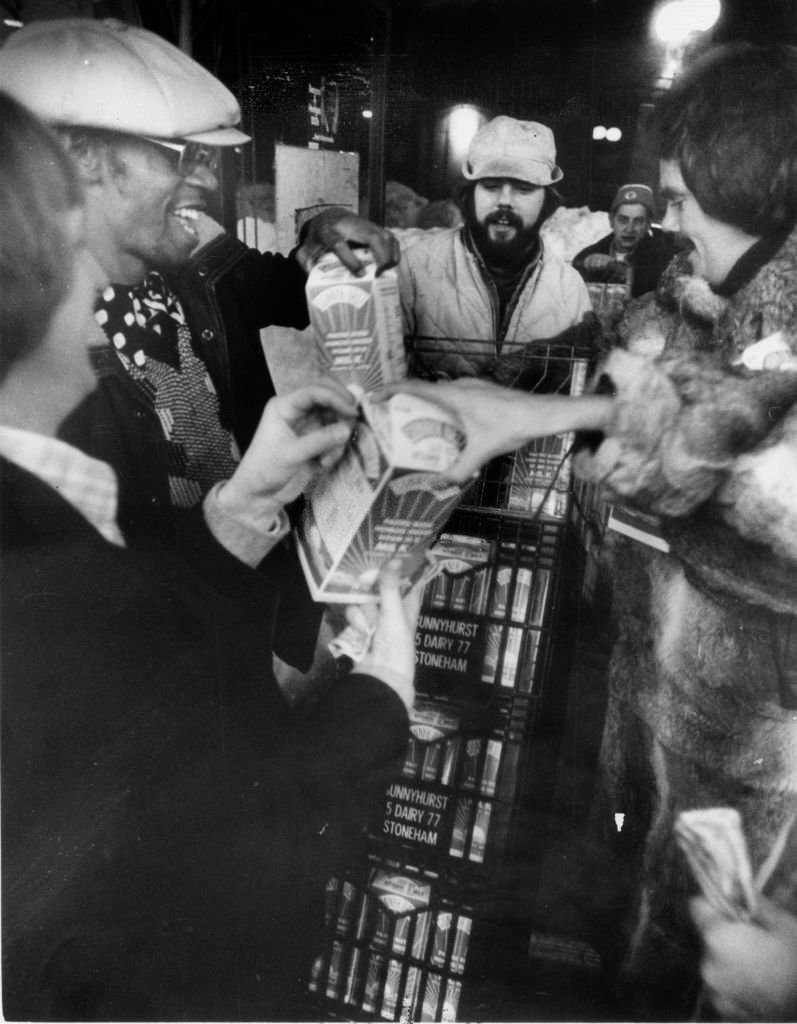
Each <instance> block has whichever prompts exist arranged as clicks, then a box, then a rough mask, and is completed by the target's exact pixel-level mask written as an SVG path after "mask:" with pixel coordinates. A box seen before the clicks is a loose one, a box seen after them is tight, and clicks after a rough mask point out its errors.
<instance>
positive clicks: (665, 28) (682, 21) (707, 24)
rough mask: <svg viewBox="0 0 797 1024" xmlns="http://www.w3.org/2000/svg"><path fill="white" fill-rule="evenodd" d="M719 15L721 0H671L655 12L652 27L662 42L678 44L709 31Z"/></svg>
mask: <svg viewBox="0 0 797 1024" xmlns="http://www.w3.org/2000/svg"><path fill="white" fill-rule="evenodd" d="M719 16H720V0H669V2H668V3H665V4H663V5H662V6H661V7H659V9H658V10H657V11H656V13H655V14H654V16H653V22H652V29H653V33H654V35H655V36H656V37H657V38H658V39H659V40H660V41H661V42H663V43H668V44H671V45H672V44H678V43H682V42H685V41H686V40H687V39H688V38H689V37H690V36H691V35H693V34H694V33H695V32H707V31H708V29H710V28H711V27H712V26H713V25H714V24H716V21H717V19H718V18H719Z"/></svg>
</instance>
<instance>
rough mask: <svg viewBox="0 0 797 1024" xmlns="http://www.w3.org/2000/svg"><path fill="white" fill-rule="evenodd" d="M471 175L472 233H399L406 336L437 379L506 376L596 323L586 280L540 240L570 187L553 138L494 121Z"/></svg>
mask: <svg viewBox="0 0 797 1024" xmlns="http://www.w3.org/2000/svg"><path fill="white" fill-rule="evenodd" d="M462 174H463V177H464V178H465V185H464V187H463V189H462V192H461V196H460V203H461V207H462V213H463V217H464V224H462V225H461V226H459V227H454V228H449V229H445V230H440V231H432V232H424V233H423V234H420V233H417V232H407V233H406V235H405V234H403V233H399V240H400V242H401V246H402V257H401V262H400V265H399V281H400V289H401V305H402V315H403V318H404V334H405V337H407V338H408V341H409V345H410V348H411V354H412V355H413V356H414V363H415V367H414V369H415V372H416V373H420V374H423V375H431V376H434V377H449V378H454V377H462V376H474V375H476V376H484V375H488V376H496V374H495V373H494V372H493V371H494V369H495V367H496V363H497V362H498V361H506V360H510V361H511V360H512V358H513V356H517V353H518V350H521V351H522V349H523V348H524V347H525V346H527V345H528V344H529V343H530V342H536V341H541V340H554V339H556V338H559V337H561V336H562V335H563V333H564V332H565V331H568V330H570V329H572V328H574V327H577V326H579V325H581V324H582V322H583V321H584V320H585V318H587V319H588V320H591V319H592V307H591V305H590V299H589V295H588V293H587V289H586V286H585V285H584V282H583V280H582V279H581V276H580V275H579V274H578V272H577V271H575V270H573V269H572V267H570V266H568V265H567V264H566V263H564V262H563V261H561V260H559V259H558V258H557V257H556V256H554V255H553V253H549V252H548V251H546V249H545V247H544V245H543V242H542V239H541V238H540V228H541V226H542V225H543V224H544V223H545V221H546V220H547V219H548V217H549V216H550V215H551V214H552V213H553V211H554V210H555V209H556V207H557V206H558V205H559V197H558V195H557V193H556V190H555V188H554V186H555V185H556V183H557V182H559V181H561V180H562V178H563V177H564V174H563V172H562V169H561V168H560V167H558V166H557V163H556V144H555V141H554V136H553V132H552V131H551V129H550V128H548V127H547V126H546V125H544V124H540V123H539V122H537V121H518V120H516V119H515V118H513V117H505V116H500V117H496V118H494V119H493V120H492V121H490V122H488V123H487V124H486V125H485V126H484V127H483V128H481V129H480V131H478V132H477V133H476V135H475V136H474V138H473V140H472V142H471V144H470V147H469V149H468V153H467V156H466V158H465V161H464V163H463V165H462Z"/></svg>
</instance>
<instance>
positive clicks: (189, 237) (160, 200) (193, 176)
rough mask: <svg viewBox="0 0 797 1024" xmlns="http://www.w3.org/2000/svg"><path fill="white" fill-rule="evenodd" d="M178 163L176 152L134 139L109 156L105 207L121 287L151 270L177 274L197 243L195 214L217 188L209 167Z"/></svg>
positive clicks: (117, 144)
mask: <svg viewBox="0 0 797 1024" xmlns="http://www.w3.org/2000/svg"><path fill="white" fill-rule="evenodd" d="M178 160H179V154H178V153H177V152H173V151H171V150H169V149H168V148H164V147H163V146H161V145H158V144H156V143H153V142H149V141H147V140H144V139H139V138H136V137H134V136H130V137H129V138H125V139H124V140H123V141H121V142H118V143H115V144H114V146H113V148H112V149H110V150H109V151H108V154H107V164H108V170H109V172H110V173H109V177H108V181H107V183H106V188H105V192H104V196H103V202H104V205H105V218H106V222H107V223H108V224H109V226H110V228H111V241H112V245H113V246H114V247H115V250H116V251H115V254H114V255H115V262H116V265H117V266H118V267H121V268H122V273H121V276H122V277H124V279H125V280H124V281H123V282H120V283H127V284H135V283H137V282H138V281H141V280H142V279H143V278H144V276H145V275H146V273H147V271H149V270H163V271H167V272H168V271H174V270H178V269H179V268H180V267H182V266H183V265H184V264H185V263H186V262H187V260H188V259H189V257H190V255H191V253H192V252H193V250H194V249H195V248H196V246H197V245H198V243H199V236H198V233H197V226H196V218H197V212H198V211H202V210H204V209H205V207H206V205H207V202H206V197H207V195H208V194H209V193H213V192H215V191H216V189H217V188H218V182H217V180H216V177H215V175H214V174H213V172H212V170H211V168H210V167H208V166H207V165H204V164H194V165H191V164H188V165H187V166H185V168H179V167H178ZM118 276H119V275H117V277H118Z"/></svg>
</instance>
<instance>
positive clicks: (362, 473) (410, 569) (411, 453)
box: [296, 394, 465, 603]
mask: <svg viewBox="0 0 797 1024" xmlns="http://www.w3.org/2000/svg"><path fill="white" fill-rule="evenodd" d="M464 446H465V434H464V431H463V429H462V426H461V424H460V423H459V421H458V419H457V417H455V416H454V414H453V413H450V412H448V411H447V410H445V409H442V408H441V407H440V406H438V405H436V404H434V403H432V402H428V401H426V400H425V399H421V398H417V397H416V396H414V395H406V394H397V395H393V396H392V397H391V398H389V399H388V400H387V401H385V402H373V401H372V400H371V399H370V398H369V396H368V395H365V396H364V397H363V398H362V399H361V415H360V420H359V422H358V425H357V428H356V430H355V432H354V434H353V436H352V439H351V441H350V442H349V445H348V447H347V449H346V452H345V453H344V455H343V457H342V459H341V460H340V462H339V463H338V464H337V465H336V466H335V467H334V469H332V470H331V472H329V473H328V474H326V475H325V476H323V477H321V478H320V479H319V480H318V482H317V483H316V484H315V485H314V487H313V488H312V490H311V491H310V493H309V494H308V495H307V506H306V508H305V510H304V513H303V516H302V519H301V520H300V523H299V527H298V530H297V531H296V540H297V545H298V550H299V558H300V561H301V563H302V567H303V569H304V573H305V576H306V577H307V582H308V585H309V587H310V592H311V593H312V595H313V597H314V598H315V600H317V601H328V602H346V603H351V602H357V601H367V600H370V599H372V598H373V597H374V595H375V593H376V583H377V579H378V577H379V572H380V569H381V568H382V566H383V565H384V564H385V563H386V562H388V561H390V560H391V559H392V558H394V557H397V556H399V557H401V558H402V560H403V562H404V566H403V571H402V576H403V579H404V581H405V582H406V583H407V584H409V583H412V582H414V581H415V580H417V579H420V577H421V576H422V575H423V572H424V570H425V568H426V564H427V563H426V549H427V548H428V546H429V545H430V544H431V543H432V542H433V541H434V539H435V537H436V536H437V534H438V533H439V531H440V529H441V528H442V526H443V525H444V523H445V522H446V520H447V519H448V517H449V516H450V514H451V512H452V511H453V510H454V508H455V506H456V505H457V504H458V502H459V500H460V498H461V496H462V489H461V487H460V486H459V485H457V484H452V483H451V481H450V480H447V479H446V478H445V477H444V476H441V474H444V473H445V471H446V470H447V469H449V468H450V467H451V466H452V465H453V464H454V463H455V462H456V460H457V457H458V456H459V453H460V452H461V451H462V449H463V448H464Z"/></svg>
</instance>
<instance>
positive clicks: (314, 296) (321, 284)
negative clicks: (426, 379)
mask: <svg viewBox="0 0 797 1024" xmlns="http://www.w3.org/2000/svg"><path fill="white" fill-rule="evenodd" d="M358 255H359V257H360V259H361V260H362V262H363V266H364V268H365V273H364V274H363V276H362V277H357V276H355V275H354V274H352V273H351V271H349V270H347V269H346V267H344V265H343V264H342V263H341V262H340V260H339V259H338V257H337V256H336V255H335V254H334V253H327V254H326V255H325V256H322V257H321V259H320V260H319V261H318V263H316V265H315V266H314V267H313V269H312V270H311V271H310V275H309V277H308V278H307V284H306V286H305V292H306V294H307V308H308V310H309V313H310V324H311V325H312V327H313V330H314V332H315V335H316V340H317V343H318V350H319V361H320V365H321V368H322V369H323V370H326V371H327V372H328V373H331V374H333V375H334V376H336V377H338V378H339V379H340V380H341V381H342V383H343V384H345V385H346V386H347V387H348V388H349V389H350V390H351V391H353V392H354V394H355V395H357V397H359V396H360V395H362V394H363V393H365V392H369V391H375V390H377V389H378V388H380V387H381V386H382V385H383V384H387V383H389V382H390V381H395V380H402V379H403V378H404V377H406V376H407V356H406V351H405V347H404V335H403V329H402V323H401V307H400V305H399V290H398V272H397V271H396V270H395V268H391V269H389V270H386V271H384V272H383V273H382V274H380V275H379V277H377V276H376V263H375V261H374V258H373V256H372V255H371V253H370V252H369V251H368V250H360V251H358Z"/></svg>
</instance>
